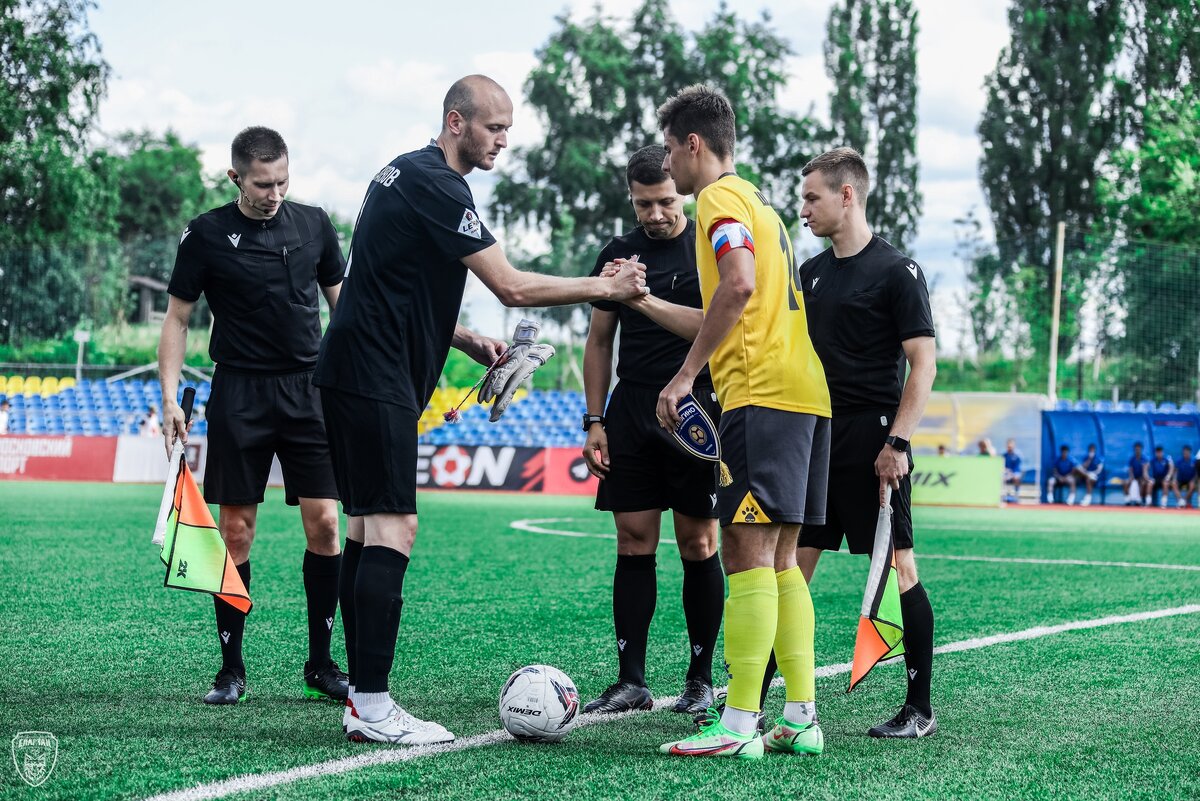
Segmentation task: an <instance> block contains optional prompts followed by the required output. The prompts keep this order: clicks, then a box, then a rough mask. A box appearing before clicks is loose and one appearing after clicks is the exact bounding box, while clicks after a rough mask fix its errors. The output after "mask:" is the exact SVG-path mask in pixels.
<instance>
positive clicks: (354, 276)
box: [313, 75, 646, 745]
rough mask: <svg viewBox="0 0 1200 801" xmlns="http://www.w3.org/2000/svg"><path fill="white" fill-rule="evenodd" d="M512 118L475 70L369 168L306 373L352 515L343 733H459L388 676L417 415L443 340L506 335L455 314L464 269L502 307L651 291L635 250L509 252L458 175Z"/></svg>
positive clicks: (421, 739)
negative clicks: (587, 262)
mask: <svg viewBox="0 0 1200 801" xmlns="http://www.w3.org/2000/svg"><path fill="white" fill-rule="evenodd" d="M512 122H513V120H512V101H511V100H510V99H509V96H508V94H507V93H506V92H505V91H504V89H503V88H501V87H500V85H499V84H497V83H496V82H495V81H493V80H492V79H490V78H487V77H485V76H483V75H470V76H467V77H465V78H462V79H461V80H459V81H457V82H455V84H454V85H453V86H451V87H450V90H449V92H447V94H446V97H445V99H444V101H443V105H442V127H441V131H440V133H439V134H438V137H437V139H435V140H433V141H431V142H430V143H429V145H428V146H427V147H424V148H422V149H420V150H415V151H413V152H411V153H406V154H404V155H401V156H398V157H396V158H395V159H394V160H393V161H392V162H391V163H390V164H388V165H387V166H385V167H384V168H383V169H381V170H380V171H379V172H378V173H377V174H376V175H375V177H374V178H373V179H372V181H371V183H370V185H369V187H368V189H367V194H366V198H365V199H364V200H363V204H362V208H361V209H360V211H359V215H358V219H357V221H356V222H355V226H354V237H353V239H352V241H351V245H350V255H349V256H348V258H347V265H346V279H345V281H344V282H343V284H342V293H341V299H340V302H339V304H338V308H337V311H336V313H335V314H334V315H333V319H332V320H331V322H330V325H329V329H328V331H327V332H326V334H325V338H324V340H323V341H322V343H321V352H320V356H319V358H318V362H317V369H316V374H315V376H314V378H313V383H315V384H316V385H317V386H318V387H320V388H321V399H322V403H323V408H324V413H325V423H326V430H327V433H328V436H329V444H330V451H331V453H332V456H333V467H334V475H335V477H336V479H337V487H338V492H339V495H340V497H341V500H342V505H343V508H344V510H345V512H346V514H347V515H349V516H350V520H349V523H348V525H347V537H346V547H345V549H344V555H343V559H342V571H341V581H340V590H339V596H340V598H339V600H340V603H341V605H342V617H343V621H344V624H345V630H346V653H347V663H348V664H347V667H348V668H349V670H348V673H349V682H350V696H349V698H348V699H347V702H346V709H345V712H344V713H343V717H342V724H343V728H344V730H345V732H346V736H347V738H348V739H350V740H352V741H356V742H364V741H376V742H387V743H397V744H402V745H420V744H427V743H438V742H446V741H449V740H452V739H454V735H453V734H451V733H450V732H449V731H447V730H446V728H445V727H443V726H441V725H440V724H438V723H434V722H431V721H426V720H421V719H420V718H418V717H416V716H414V715H413V714H411V713H410V712H408V711H407V710H405V709H404V708H402V707H401V706H399V705H398V704H397V703H396V702H395V700H394V699H393V698H392V696H391V694H390V692H389V676H390V674H391V670H392V661H393V658H394V656H395V650H396V638H397V636H398V634H399V627H400V610H401V606H402V603H403V601H402V590H403V585H404V574H405V570H406V569H407V567H408V562H409V556H410V554H411V553H412V547H413V542H414V540H415V539H416V535H417V503H416V501H417V498H416V464H417V421H418V419H419V418H420V416H421V411H422V410H423V409H424V408H425V406H426V405H427V404H428V403H429V399H430V397H432V395H433V390H434V388H435V387H436V386H437V379H438V376H439V375H440V374H441V371H442V368H443V366H444V365H445V362H446V356H447V354H448V353H449V350H450V348H451V347H456V348H459V349H460V350H463V351H464V352H466V353H467V354H469V355H470V356H471V357H472V358H474V359H475V360H476V361H478V362H480V363H481V364H485V365H489V366H490V365H493V364H494V363H495V362H496V361H497V360H498V359H499V357H501V355H502V353H503V352H504V350H505V347H504V345H503V343H501V342H499V341H497V340H494V339H490V338H488V337H483V336H480V335H478V334H476V333H475V332H473V331H470V330H468V329H466V328H464V327H463V326H461V325H458V322H457V321H458V315H459V309H460V306H461V304H462V296H463V290H464V287H465V284H466V277H467V272H468V271H470V272H472V273H474V274H475V275H476V276H477V277H478V278H479V279H480V280H481V281H482V282H483V284H484V285H485V286H486V287H487V288H488V289H490V290H491V291H492V292H493V293H494V294H495V295H496V297H498V298H499V299H500V301H501V302H502V303H504V304H505V305H506V306H510V307H514V306H515V307H533V306H553V305H561V304H571V303H581V302H587V301H592V300H615V301H621V300H626V299H631V298H633V297H636V296H638V295H641V294H644V293H645V291H646V288H645V287H646V281H645V272H644V269H643V268H641V267H639V266H637V265H629V266H624V267H622V268H621V269H620V271H619V272H618V273H617V274H616V275H614V276H611V277H607V278H600V277H587V278H574V279H569V278H557V277H553V276H547V275H538V274H533V273H525V272H521V271H519V270H517V269H516V268H514V267H513V266H512V265H511V264H510V263H509V261H508V259H507V258H506V257H505V255H504V251H503V250H502V249H501V248H500V246H499V245H498V244H496V240H495V239H494V238H493V236H492V234H491V232H490V231H488V229H487V227H486V226H485V225H484V224H483V222H482V220H481V219H480V217H479V214H478V212H477V210H476V208H475V201H474V198H473V197H472V195H471V190H470V188H469V187H468V186H467V183H466V181H465V180H463V176H464V175H466V174H467V173H469V172H471V171H472V170H474V169H476V168H478V169H482V170H490V169H492V167H493V166H495V161H496V156H498V155H499V153H500V151H501V150H503V149H504V148H505V147H506V146H507V145H508V129H509V127H510V126H511V125H512ZM518 339H519V338H518ZM518 347H520V348H523V349H524V350H523V351H522V352H521V353H520V354H519V358H520V361H519V362H518V361H516V360H515V359H514V360H510V361H509V362H505V363H504V364H507V365H509V368H508V369H503V370H502V369H500V368H498V369H497V372H496V373H494V374H493V379H494V380H493V382H492V383H491V384H490V385H489V386H488V387H485V389H487V390H489V393H488V394H489V395H490V394H495V395H496V397H497V398H498V399H499V400H500V401H502V402H503V401H504V400H505V399H506V398H511V389H513V388H514V387H512V386H510V385H509V381H510V380H514V379H516V380H519V378H520V377H522V375H521V374H522V373H523V374H524V376H527V375H528V372H529V370H531V369H533V368H535V367H536V366H537V364H536V363H534V362H536V359H537V355H536V354H537V351H536V347H537V346H536V345H532V346H531V345H530V344H529V343H528V342H521V343H518ZM544 355H545V354H544V353H543V356H544ZM531 360H533V361H531ZM543 361H544V359H543ZM514 364H516V365H517V366H518V367H520V368H521V369H517V370H514V369H512V365H514ZM503 366H504V365H503V364H502V365H501V366H500V367H503ZM497 375H498V376H499V378H500V379H503V380H504V382H505V383H504V384H503V385H500V386H497V385H496V384H497V383H498V379H495V376H497ZM494 408H495V409H497V410H499V411H502V410H503V405H502V403H500V404H498V405H497V406H496V407H494ZM419 711H424V710H419Z"/></svg>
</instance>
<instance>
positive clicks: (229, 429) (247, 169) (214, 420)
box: [158, 127, 347, 704]
mask: <svg viewBox="0 0 1200 801" xmlns="http://www.w3.org/2000/svg"><path fill="white" fill-rule="evenodd" d="M232 164H233V168H232V169H230V170H229V178H230V180H231V181H233V183H234V184H235V185H236V186H237V188H238V198H237V201H236V202H233V203H229V204H227V205H225V206H220V207H218V208H215V209H213V210H211V211H209V212H206V213H205V214H202V215H200V216H199V217H197V218H196V219H194V220H192V221H191V222H190V223H188V226H187V228H185V229H184V231H183V235H182V236H181V237H180V239H179V250H178V253H177V255H176V257H175V269H174V271H173V272H172V273H171V282H170V285H169V286H168V288H167V291H168V292H169V293H170V300H169V302H168V306H167V315H166V319H165V320H164V321H163V328H162V338H161V339H160V341H159V346H158V369H159V375H160V376H161V380H162V403H163V437H164V439H165V440H166V444H167V453H168V454H169V453H170V451H171V446H172V444H173V443H174V440H175V438H176V437H181V438H183V439H185V440H186V438H187V431H186V430H185V426H184V418H183V410H182V409H180V408H179V403H178V402H177V401H176V393H177V391H178V389H179V372H180V369H181V368H182V366H183V357H184V351H185V346H186V344H187V327H188V318H189V317H190V316H191V313H192V307H193V306H194V305H195V303H196V301H197V300H198V299H199V297H200V295H201V294H203V295H204V296H205V297H206V298H207V300H208V306H209V309H211V311H212V315H213V329H212V339H211V341H210V342H209V355H210V356H212V360H213V361H214V362H215V363H216V365H217V368H216V372H215V373H214V374H213V379H212V395H211V397H210V398H209V401H208V407H207V410H206V415H207V419H208V455H207V464H206V467H205V472H204V499H205V500H206V501H207V502H209V503H215V504H219V505H220V514H219V517H218V522H217V525H218V527H219V529H220V531H221V537H222V539H224V540H225V545H226V547H227V548H228V549H229V555H230V556H231V557H232V558H233V563H234V564H235V565H236V566H237V570H238V573H239V574H240V575H241V577H242V581H244V582H245V584H246V587H247V589H248V588H249V587H250V546H251V543H253V541H254V530H255V521H256V520H257V516H258V504H260V503H262V501H263V490H264V489H265V488H266V485H267V477H268V475H269V473H270V470H271V460H272V457H274V456H276V455H278V457H279V462H280V464H281V465H282V467H283V478H284V484H285V487H286V493H287V503H288V504H290V505H292V506H296V505H299V506H300V519H301V521H302V523H303V525H304V534H305V537H306V539H307V544H308V548H307V550H306V551H305V553H304V565H303V573H304V592H305V596H306V597H307V604H308V637H309V658H308V661H307V662H306V663H305V665H304V685H303V688H302V691H303V693H304V695H305V696H307V697H311V698H334V699H337V700H344V699H345V698H346V693H347V681H346V674H345V673H343V672H342V671H341V670H340V669H339V668H338V666H337V665H336V664H334V663H333V660H332V659H331V658H330V654H329V640H330V636H331V634H332V630H333V620H334V616H335V614H336V612H337V600H338V596H337V586H338V585H337V582H338V574H339V572H340V568H341V556H340V553H339V550H340V549H339V543H338V513H337V486H336V484H335V482H334V477H333V467H332V464H331V462H330V457H329V445H328V442H327V440H326V437H325V424H324V420H323V418H322V415H321V400H320V397H319V396H318V394H317V391H316V389H315V388H313V386H312V383H311V379H312V371H313V368H314V366H315V365H316V362H317V348H318V346H319V344H320V341H321V319H320V314H319V307H318V297H317V291H318V288H319V289H320V291H321V293H322V294H324V296H325V299H326V301H328V303H329V307H330V308H331V309H332V308H333V307H334V306H335V305H336V304H337V299H338V291H339V288H340V285H341V282H342V274H343V272H344V271H345V261H344V260H343V259H342V252H341V248H340V246H339V244H338V238H337V232H336V231H335V230H334V228H333V224H332V223H331V222H330V221H329V217H328V215H326V214H325V212H324V211H322V210H321V209H319V208H315V207H313V206H302V205H300V204H298V203H291V202H288V201H286V200H284V196H285V195H286V194H287V190H288V151H287V145H286V144H285V143H284V141H283V137H281V136H280V135H279V134H278V133H276V132H275V131H273V130H271V129H269V128H262V127H252V128H247V129H245V130H244V131H242V132H241V133H239V134H238V135H237V136H236V137H235V138H234V140H233V146H232ZM216 610H217V634H218V636H219V638H220V645H221V663H222V664H221V670H220V671H219V672H218V673H217V677H216V679H215V681H214V682H213V687H212V690H211V691H210V692H209V693H208V695H206V696H205V697H204V701H205V703H208V704H234V703H237V702H238V701H239V700H241V699H242V698H244V697H245V694H246V667H245V664H244V663H243V660H242V634H243V632H244V631H245V626H246V616H245V615H244V614H242V613H241V612H239V611H237V610H236V609H234V608H233V607H231V606H230V605H229V604H226V603H224V602H222V601H220V600H217V601H216Z"/></svg>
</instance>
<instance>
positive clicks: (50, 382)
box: [42, 376, 58, 398]
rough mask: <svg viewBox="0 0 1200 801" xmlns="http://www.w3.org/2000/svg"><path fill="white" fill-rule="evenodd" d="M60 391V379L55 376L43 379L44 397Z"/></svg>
mask: <svg viewBox="0 0 1200 801" xmlns="http://www.w3.org/2000/svg"><path fill="white" fill-rule="evenodd" d="M57 392H58V379H57V378H55V377H54V376H50V377H49V378H44V379H42V397H43V398H45V397H48V396H50V395H53V394H55V393H57Z"/></svg>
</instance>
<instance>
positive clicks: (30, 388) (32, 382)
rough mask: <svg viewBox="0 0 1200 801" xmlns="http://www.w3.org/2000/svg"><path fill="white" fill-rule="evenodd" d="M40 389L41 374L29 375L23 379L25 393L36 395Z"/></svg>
mask: <svg viewBox="0 0 1200 801" xmlns="http://www.w3.org/2000/svg"><path fill="white" fill-rule="evenodd" d="M41 391H42V379H41V376H36V375H31V376H29V378H26V379H25V394H26V395H36V394H37V393H39V392H41Z"/></svg>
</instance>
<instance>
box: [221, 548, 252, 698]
mask: <svg viewBox="0 0 1200 801" xmlns="http://www.w3.org/2000/svg"><path fill="white" fill-rule="evenodd" d="M237 572H238V575H239V576H241V577H242V583H243V584H245V585H246V592H247V593H249V592H250V560H249V559H247V560H246V561H245V562H242V563H241V564H240V565H237ZM213 603H214V604H215V605H216V610H217V637H218V639H219V640H220V642H221V667H222V668H228V669H229V670H234V671H236V672H238V673H239V674H241V675H242V676H245V675H246V663H245V662H243V661H242V636H243V635H244V634H245V633H246V613H245V612H241V611H239V610H237V609H234V608H233V607H232V606H230V605H229V604H227V603H225V602H224V601H222V600H221V599H220V598H218V597H216V596H215V595H214V596H213Z"/></svg>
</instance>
